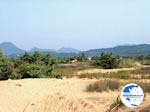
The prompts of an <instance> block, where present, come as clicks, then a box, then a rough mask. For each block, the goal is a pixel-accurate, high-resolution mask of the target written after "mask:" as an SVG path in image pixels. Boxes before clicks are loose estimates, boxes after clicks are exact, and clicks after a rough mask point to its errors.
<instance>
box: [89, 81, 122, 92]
mask: <svg viewBox="0 0 150 112" xmlns="http://www.w3.org/2000/svg"><path fill="white" fill-rule="evenodd" d="M119 87H120V82H119V81H116V80H101V81H98V82H96V83H94V84H90V85H89V86H88V87H87V91H89V92H94V91H96V92H102V91H108V90H112V91H114V90H118V89H119Z"/></svg>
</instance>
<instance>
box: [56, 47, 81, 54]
mask: <svg viewBox="0 0 150 112" xmlns="http://www.w3.org/2000/svg"><path fill="white" fill-rule="evenodd" d="M57 52H58V53H79V52H80V51H79V50H76V49H74V48H65V47H63V48H60V49H59V50H57Z"/></svg>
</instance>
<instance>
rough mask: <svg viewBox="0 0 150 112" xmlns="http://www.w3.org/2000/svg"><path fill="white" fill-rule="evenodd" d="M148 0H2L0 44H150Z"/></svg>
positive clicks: (51, 46)
mask: <svg viewBox="0 0 150 112" xmlns="http://www.w3.org/2000/svg"><path fill="white" fill-rule="evenodd" d="M149 4H150V0H0V43H2V42H12V43H14V44H16V45H17V46H18V47H20V48H22V49H25V50H29V49H31V48H33V47H39V48H43V49H44V48H46V49H59V48H61V47H72V48H76V49H78V50H88V49H94V48H107V47H112V46H117V45H124V44H143V43H147V44H150V7H149Z"/></svg>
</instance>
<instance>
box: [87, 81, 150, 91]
mask: <svg viewBox="0 0 150 112" xmlns="http://www.w3.org/2000/svg"><path fill="white" fill-rule="evenodd" d="M129 83H135V84H138V85H139V86H140V87H141V88H142V89H143V91H144V93H150V82H141V81H131V80H129V81H124V82H121V81H118V80H112V79H109V80H108V79H106V80H101V81H98V82H95V83H94V84H90V85H88V86H87V88H86V91H88V92H102V91H108V90H112V91H114V90H118V89H119V88H120V87H123V86H125V85H126V84H129Z"/></svg>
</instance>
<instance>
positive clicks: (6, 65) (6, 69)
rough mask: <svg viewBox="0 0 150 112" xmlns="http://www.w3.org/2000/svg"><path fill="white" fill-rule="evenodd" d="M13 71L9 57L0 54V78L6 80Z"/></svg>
mask: <svg viewBox="0 0 150 112" xmlns="http://www.w3.org/2000/svg"><path fill="white" fill-rule="evenodd" d="M12 72H13V63H11V62H10V61H9V59H8V58H7V57H6V56H4V55H1V56H0V80H7V79H8V78H9V76H10V75H11V73H12Z"/></svg>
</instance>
